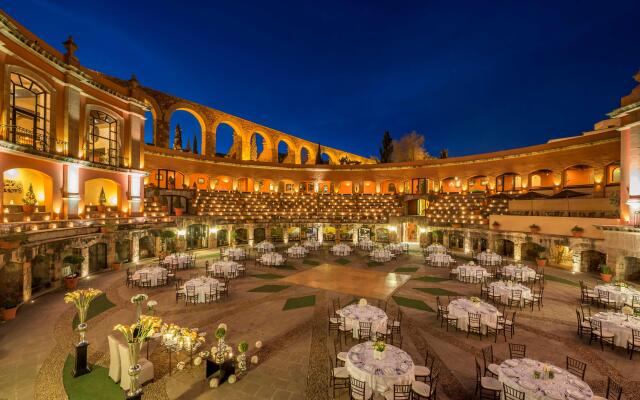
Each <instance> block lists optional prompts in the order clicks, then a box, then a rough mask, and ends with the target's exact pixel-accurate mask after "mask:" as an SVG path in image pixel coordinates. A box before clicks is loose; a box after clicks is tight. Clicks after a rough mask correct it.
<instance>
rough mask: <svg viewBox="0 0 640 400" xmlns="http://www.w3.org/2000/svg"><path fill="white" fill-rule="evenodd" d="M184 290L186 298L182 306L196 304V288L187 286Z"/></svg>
mask: <svg viewBox="0 0 640 400" xmlns="http://www.w3.org/2000/svg"><path fill="white" fill-rule="evenodd" d="M185 288H186V291H187V297H186V301H185V303H184V304H185V305H187V304H189V303H191V304H198V294H197V293H196V287H195V286H193V285H187V286H186V287H185Z"/></svg>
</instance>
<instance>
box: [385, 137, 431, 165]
mask: <svg viewBox="0 0 640 400" xmlns="http://www.w3.org/2000/svg"><path fill="white" fill-rule="evenodd" d="M428 158H430V156H429V153H427V151H426V150H425V149H424V136H423V135H421V134H419V133H418V132H416V131H412V132H410V133H407V134H406V135H404V136H402V137H401V138H400V139H399V140H394V141H393V153H392V160H393V161H394V162H403V161H420V160H426V159H428Z"/></svg>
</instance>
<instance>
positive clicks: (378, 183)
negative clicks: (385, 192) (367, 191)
mask: <svg viewBox="0 0 640 400" xmlns="http://www.w3.org/2000/svg"><path fill="white" fill-rule="evenodd" d="M376 193H382V184H381V183H380V182H376Z"/></svg>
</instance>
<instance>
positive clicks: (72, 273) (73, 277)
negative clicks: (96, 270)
mask: <svg viewBox="0 0 640 400" xmlns="http://www.w3.org/2000/svg"><path fill="white" fill-rule="evenodd" d="M62 262H63V263H64V264H65V265H66V267H67V268H66V270H67V271H66V274H65V276H64V284H65V286H66V287H67V289H69V290H74V289H75V288H76V287H78V279H79V277H80V274H79V273H78V269H79V267H80V265H82V263H83V262H84V257H83V256H80V255H77V254H69V255H68V256H66V257H65V258H63V259H62Z"/></svg>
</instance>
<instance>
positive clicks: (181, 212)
mask: <svg viewBox="0 0 640 400" xmlns="http://www.w3.org/2000/svg"><path fill="white" fill-rule="evenodd" d="M173 212H175V213H176V217H179V216H181V215H182V214H183V213H184V208H182V207H174V208H173Z"/></svg>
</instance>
